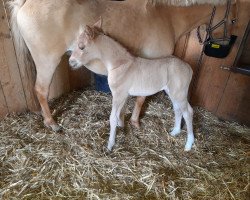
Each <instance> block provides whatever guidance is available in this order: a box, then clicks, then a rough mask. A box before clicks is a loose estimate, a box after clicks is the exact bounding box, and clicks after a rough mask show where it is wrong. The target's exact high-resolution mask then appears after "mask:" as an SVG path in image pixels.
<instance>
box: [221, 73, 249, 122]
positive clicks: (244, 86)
mask: <svg viewBox="0 0 250 200" xmlns="http://www.w3.org/2000/svg"><path fill="white" fill-rule="evenodd" d="M249 91H250V77H249V76H247V75H242V74H236V73H232V74H231V75H230V77H229V80H228V82H227V86H226V89H225V91H224V93H223V97H222V99H221V102H220V104H219V107H218V110H217V112H216V115H217V116H218V117H220V118H222V119H227V120H231V121H238V122H240V123H243V124H246V125H248V126H250V117H249V116H250V92H249Z"/></svg>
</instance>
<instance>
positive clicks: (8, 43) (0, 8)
mask: <svg viewBox="0 0 250 200" xmlns="http://www.w3.org/2000/svg"><path fill="white" fill-rule="evenodd" d="M6 1H7V0H4V2H6ZM8 15H9V13H7V9H5V8H4V5H3V4H2V2H1V3H0V117H3V116H5V115H6V114H7V113H12V112H23V111H25V110H32V111H36V110H38V109H40V108H39V104H38V102H37V99H36V95H35V93H34V89H33V88H34V82H35V68H34V66H32V65H27V64H25V63H23V62H22V60H21V59H20V58H19V57H18V56H17V55H16V52H15V46H16V45H15V44H14V42H13V40H12V38H11V32H10V28H9V20H8V19H9V16H8ZM88 85H90V72H89V71H88V70H87V69H85V68H81V69H79V70H74V71H73V70H71V69H70V67H69V65H68V57H67V56H66V55H65V56H63V59H62V61H61V63H60V65H59V67H58V68H57V70H56V73H55V75H54V77H53V81H52V83H51V86H50V94H49V99H52V98H56V97H59V96H60V95H62V94H64V93H67V92H69V91H72V90H74V89H79V88H83V87H86V86H88Z"/></svg>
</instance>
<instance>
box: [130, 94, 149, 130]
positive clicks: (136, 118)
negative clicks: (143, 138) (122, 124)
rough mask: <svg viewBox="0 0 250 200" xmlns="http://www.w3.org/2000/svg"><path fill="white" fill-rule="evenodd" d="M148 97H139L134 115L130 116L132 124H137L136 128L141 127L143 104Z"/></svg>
mask: <svg viewBox="0 0 250 200" xmlns="http://www.w3.org/2000/svg"><path fill="white" fill-rule="evenodd" d="M145 99H146V97H137V98H136V102H135V107H134V110H133V113H132V116H131V118H130V121H131V124H132V125H133V126H135V127H136V128H140V123H139V115H140V112H141V108H142V105H143V103H144V101H145Z"/></svg>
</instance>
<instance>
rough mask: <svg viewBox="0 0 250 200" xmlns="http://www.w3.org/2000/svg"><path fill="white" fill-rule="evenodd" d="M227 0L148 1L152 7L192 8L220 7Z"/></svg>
mask: <svg viewBox="0 0 250 200" xmlns="http://www.w3.org/2000/svg"><path fill="white" fill-rule="evenodd" d="M226 2H227V0H148V3H149V4H152V5H172V6H192V5H201V4H213V5H221V4H225V3H226Z"/></svg>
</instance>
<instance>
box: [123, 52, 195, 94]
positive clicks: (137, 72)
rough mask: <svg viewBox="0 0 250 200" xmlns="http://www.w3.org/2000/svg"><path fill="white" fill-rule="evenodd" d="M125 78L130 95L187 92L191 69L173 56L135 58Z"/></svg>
mask: <svg viewBox="0 0 250 200" xmlns="http://www.w3.org/2000/svg"><path fill="white" fill-rule="evenodd" d="M127 76H128V79H129V80H130V81H129V82H130V89H129V94H130V95H141V96H148V95H152V94H155V93H157V92H159V91H161V90H167V91H169V90H171V91H172V90H188V86H189V84H190V81H191V77H192V69H191V67H190V65H189V64H187V63H185V62H184V61H182V60H180V59H179V58H177V57H175V56H169V57H166V58H162V59H153V60H149V59H144V58H136V59H135V62H134V63H133V64H132V66H131V69H130V71H129V72H128V74H127Z"/></svg>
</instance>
